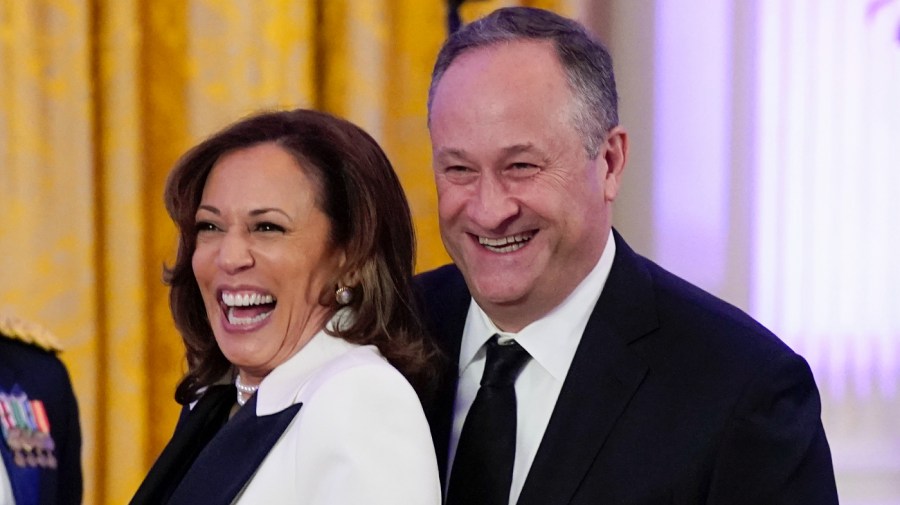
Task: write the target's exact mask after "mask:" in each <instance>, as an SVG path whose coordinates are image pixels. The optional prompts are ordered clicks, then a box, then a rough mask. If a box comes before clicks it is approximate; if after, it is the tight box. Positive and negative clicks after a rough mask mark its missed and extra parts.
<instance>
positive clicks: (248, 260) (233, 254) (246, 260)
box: [216, 230, 254, 274]
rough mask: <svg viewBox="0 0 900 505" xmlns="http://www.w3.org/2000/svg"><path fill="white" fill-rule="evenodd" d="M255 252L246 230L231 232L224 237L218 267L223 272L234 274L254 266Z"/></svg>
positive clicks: (218, 257)
mask: <svg viewBox="0 0 900 505" xmlns="http://www.w3.org/2000/svg"><path fill="white" fill-rule="evenodd" d="M253 263H254V259H253V252H252V250H251V247H250V240H249V237H248V232H247V231H246V230H240V231H238V230H233V231H232V230H229V231H228V232H227V233H225V236H224V237H222V242H221V243H220V247H219V254H218V256H217V257H216V265H217V266H218V267H219V268H221V269H222V270H223V271H225V272H227V273H229V274H233V273H237V272H240V271H241V270H245V269H247V268H249V267H251V266H253Z"/></svg>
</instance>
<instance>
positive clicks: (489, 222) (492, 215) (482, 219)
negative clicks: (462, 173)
mask: <svg viewBox="0 0 900 505" xmlns="http://www.w3.org/2000/svg"><path fill="white" fill-rule="evenodd" d="M468 212H469V219H471V220H472V222H474V223H475V224H476V225H478V226H479V227H481V228H483V229H485V230H496V229H499V228H502V227H503V226H504V225H505V224H506V223H508V222H509V221H510V220H512V219H513V218H515V217H516V216H517V215H518V214H519V204H518V202H517V200H516V198H515V196H514V195H513V194H511V192H510V190H509V188H508V187H507V186H506V185H505V184H503V181H501V180H499V178H498V177H497V176H496V175H488V174H486V175H485V176H483V177H481V178H480V179H479V181H478V187H477V189H476V191H475V194H474V195H473V197H472V201H470V204H469V206H468Z"/></svg>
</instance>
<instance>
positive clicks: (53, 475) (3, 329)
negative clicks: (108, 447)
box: [0, 314, 82, 505]
mask: <svg viewBox="0 0 900 505" xmlns="http://www.w3.org/2000/svg"><path fill="white" fill-rule="evenodd" d="M58 351H59V347H58V346H57V345H56V344H55V342H54V340H53V338H52V336H50V335H49V334H48V333H47V332H46V331H45V330H42V329H40V328H38V327H37V326H35V325H31V324H28V323H25V322H23V321H22V320H20V319H16V318H13V317H8V316H4V315H2V314H0V428H2V438H0V461H2V465H0V471H3V468H5V472H6V474H7V476H8V483H9V485H8V487H9V489H8V490H6V497H7V498H6V499H7V500H8V497H9V495H10V494H11V495H12V497H13V499H14V502H13V503H15V505H49V504H79V503H81V498H82V477H81V428H80V425H79V421H78V405H77V403H76V401H75V394H74V392H73V391H72V384H71V382H70V381H69V374H68V373H67V371H66V368H65V366H64V365H63V363H62V362H61V361H60V360H59V358H57V356H56V353H57V352H58ZM0 477H3V476H2V475H0ZM2 484H3V480H0V485H2ZM10 491H11V492H10ZM3 501H4V494H3V493H2V490H0V502H3ZM2 505H6V503H3V504H2Z"/></svg>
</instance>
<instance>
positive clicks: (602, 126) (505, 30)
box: [428, 7, 619, 159]
mask: <svg viewBox="0 0 900 505" xmlns="http://www.w3.org/2000/svg"><path fill="white" fill-rule="evenodd" d="M521 40H531V41H547V42H550V43H551V44H552V45H553V48H554V49H555V50H556V56H557V58H559V63H560V64H561V65H562V68H563V72H564V73H565V76H566V80H567V81H568V84H569V88H570V89H571V90H572V95H573V97H574V99H575V103H576V105H577V107H576V109H575V112H574V116H575V117H573V118H572V120H573V122H574V125H575V128H576V130H577V131H578V132H579V133H580V134H581V136H582V138H583V143H584V147H585V150H586V151H587V153H588V156H589V157H590V158H591V159H594V158H596V157H597V153H598V152H599V149H600V146H601V145H602V144H603V140H604V138H605V137H606V133H607V132H608V131H609V130H610V129H611V128H612V127H614V126H616V125H618V124H619V113H618V101H619V98H618V94H617V92H616V79H615V75H614V74H613V65H612V58H611V57H610V55H609V52H608V51H607V50H606V48H605V47H604V46H603V44H601V43H600V42H599V41H598V40H596V39H595V38H593V37H591V35H590V34H589V33H588V32H587V30H585V28H584V26H582V25H581V24H579V23H578V22H577V21H573V20H571V19H568V18H565V17H563V16H560V15H559V14H555V13H553V12H550V11H546V10H543V9H537V8H533V7H504V8H501V9H497V10H495V11H494V12H492V13H490V14H488V15H487V16H485V17H483V18H481V19H478V20H475V21H473V22H472V23H469V24H467V25H465V26H464V27H462V28H461V29H459V30H458V31H457V32H455V33H453V34H452V35H451V36H450V37H449V38H448V39H447V40H446V42H444V45H443V46H442V47H441V50H440V52H439V53H438V56H437V60H436V61H435V63H434V69H433V70H432V72H431V86H430V87H429V89H428V120H429V121H428V122H429V124H431V104H432V102H433V101H434V94H435V91H436V90H437V86H438V83H440V81H441V78H442V77H443V76H444V72H446V71H447V69H448V68H450V65H451V64H452V63H453V62H454V61H455V60H456V58H457V57H459V56H460V55H461V54H463V53H466V52H469V51H472V50H474V49H478V48H482V47H488V46H494V45H497V44H501V43H508V42H516V41H521ZM527 63H528V62H523V64H527Z"/></svg>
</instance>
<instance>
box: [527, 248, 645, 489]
mask: <svg viewBox="0 0 900 505" xmlns="http://www.w3.org/2000/svg"><path fill="white" fill-rule="evenodd" d="M615 239H616V257H615V260H614V262H613V266H612V270H611V271H610V274H609V277H608V279H607V281H606V285H605V287H604V289H603V293H602V294H601V296H600V299H599V301H598V302H597V306H596V307H595V308H594V311H593V312H592V313H591V316H590V318H589V320H588V324H587V327H586V328H585V331H584V335H583V336H582V339H581V342H580V343H579V345H578V350H577V352H576V354H575V359H574V360H573V361H572V365H571V367H570V368H569V373H568V375H567V376H566V380H565V382H564V383H563V387H562V390H561V391H560V395H559V399H558V400H557V403H556V406H555V408H554V410H553V414H552V415H551V418H550V422H549V424H548V425H547V429H546V431H545V432H544V437H543V438H542V439H541V444H540V447H539V448H538V452H537V455H536V456H535V459H534V462H533V463H532V465H531V469H530V470H529V473H528V477H527V478H526V480H525V485H524V487H523V489H522V493H521V495H520V497H519V501H518V505H542V504H546V503H559V504H563V503H569V502H570V500H571V499H572V497H573V495H574V494H575V492H576V490H577V489H578V486H579V484H580V483H581V481H582V480H583V479H584V477H585V475H586V474H587V472H588V470H589V469H590V466H591V464H592V462H593V461H594V460H595V459H596V457H597V454H598V453H599V452H600V450H601V448H602V447H603V444H604V443H605V441H606V439H607V437H608V436H609V434H610V431H611V430H612V429H613V427H614V426H615V423H616V421H617V420H618V418H619V417H620V416H621V414H622V412H623V411H624V410H625V408H626V407H627V405H628V403H629V401H630V400H631V398H632V396H633V395H634V394H635V392H636V391H637V389H638V387H639V386H640V384H641V382H642V381H643V378H644V376H645V375H646V373H647V366H646V365H645V364H644V363H643V362H642V360H641V359H640V358H639V357H637V356H636V355H635V354H634V353H633V352H631V351H630V350H629V349H628V344H629V343H631V342H633V341H634V340H636V339H638V338H640V337H642V336H644V335H646V334H647V333H649V332H650V331H652V330H653V329H654V328H656V326H657V317H656V313H655V309H654V303H653V295H652V286H651V280H650V278H649V274H648V273H647V272H646V270H644V269H643V268H642V267H641V266H640V263H639V259H638V257H637V255H635V254H634V252H633V251H631V249H630V248H629V247H628V246H627V245H626V244H625V243H624V241H622V239H621V237H619V235H618V234H617V233H616V234H615Z"/></svg>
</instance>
